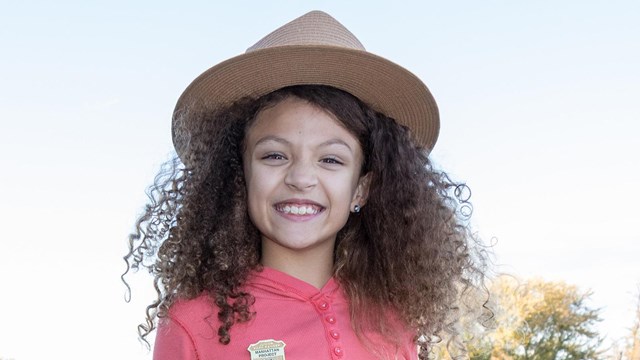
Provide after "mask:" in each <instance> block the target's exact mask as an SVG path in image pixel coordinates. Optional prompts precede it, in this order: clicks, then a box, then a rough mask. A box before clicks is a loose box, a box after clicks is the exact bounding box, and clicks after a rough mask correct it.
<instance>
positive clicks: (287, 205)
mask: <svg viewBox="0 0 640 360" xmlns="http://www.w3.org/2000/svg"><path fill="white" fill-rule="evenodd" d="M274 208H275V209H276V211H277V212H279V213H282V214H286V215H298V216H304V215H316V214H319V213H321V212H322V211H324V207H323V206H321V205H319V204H316V203H314V202H280V203H277V204H275V205H274Z"/></svg>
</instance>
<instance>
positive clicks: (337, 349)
mask: <svg viewBox="0 0 640 360" xmlns="http://www.w3.org/2000/svg"><path fill="white" fill-rule="evenodd" d="M333 353H334V354H336V355H337V356H342V355H344V353H343V352H342V348H341V347H336V348H333Z"/></svg>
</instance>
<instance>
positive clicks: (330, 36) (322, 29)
mask: <svg viewBox="0 0 640 360" xmlns="http://www.w3.org/2000/svg"><path fill="white" fill-rule="evenodd" d="M292 85H329V86H333V87H335V88H338V89H341V90H344V91H346V92H348V93H351V94H352V95H354V96H356V97H357V98H359V99H360V100H361V101H363V102H364V103H366V104H367V105H369V106H371V107H372V108H373V109H375V110H376V111H379V112H382V113H384V114H385V115H387V116H389V117H391V118H393V119H395V120H396V121H397V122H398V123H400V124H403V125H406V126H408V127H409V128H410V129H411V132H412V134H413V138H414V140H415V141H416V142H417V143H418V144H420V145H421V146H423V147H424V148H425V149H427V151H430V150H431V149H432V148H433V146H434V145H435V142H436V139H437V138H438V131H439V128H440V121H439V116H438V108H437V105H436V102H435V100H434V98H433V96H432V95H431V93H430V92H429V89H427V87H426V85H425V84H424V83H423V82H422V81H421V80H420V79H419V78H418V77H417V76H415V75H414V74H412V73H411V72H409V71H408V70H406V69H405V68H403V67H401V66H399V65H397V64H395V63H393V62H391V61H389V60H387V59H384V58H382V57H380V56H377V55H374V54H372V53H369V52H367V51H366V50H365V48H364V46H362V44H361V43H360V41H359V40H358V39H357V38H356V37H355V36H354V35H353V34H352V33H351V32H350V31H349V30H347V29H346V28H345V27H344V26H343V25H342V24H340V23H339V22H338V21H337V20H335V19H334V18H332V17H331V16H330V15H328V14H326V13H324V12H322V11H311V12H309V13H307V14H305V15H303V16H301V17H299V18H297V19H295V20H293V21H291V22H289V23H287V24H285V25H283V26H282V27H280V28H278V29H276V30H275V31H273V32H272V33H270V34H269V35H267V36H265V37H264V38H262V39H261V40H260V41H258V42H257V43H256V44H255V45H253V46H251V47H250V48H249V49H247V51H246V52H245V53H244V54H242V55H238V56H236V57H233V58H231V59H228V60H226V61H223V62H221V63H219V64H217V65H215V66H213V67H212V68H210V69H209V70H207V71H205V72H204V73H202V74H201V75H200V76H198V77H197V78H196V79H195V80H193V82H192V83H191V84H190V85H189V86H188V87H187V88H186V89H185V91H184V92H183V93H182V95H181V96H180V98H179V99H178V103H177V105H176V108H175V111H174V116H173V129H172V133H173V143H174V146H175V148H176V151H177V152H178V154H179V155H180V156H181V157H183V155H184V153H185V152H186V150H187V149H186V148H187V146H188V145H187V142H188V141H187V140H186V139H187V138H188V134H189V131H190V129H191V128H192V127H193V121H198V120H196V119H192V118H190V117H189V113H191V111H194V110H195V111H196V112H197V110H198V108H201V107H206V108H207V109H210V108H216V109H217V108H219V107H222V106H226V105H231V103H233V102H234V101H236V100H239V99H240V98H242V97H245V96H251V97H256V98H257V97H260V96H262V95H266V94H268V93H270V92H272V91H275V90H278V89H280V88H283V87H286V86H292Z"/></svg>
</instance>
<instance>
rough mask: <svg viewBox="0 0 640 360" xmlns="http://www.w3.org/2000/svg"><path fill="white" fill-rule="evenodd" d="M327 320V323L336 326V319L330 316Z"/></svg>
mask: <svg viewBox="0 0 640 360" xmlns="http://www.w3.org/2000/svg"><path fill="white" fill-rule="evenodd" d="M325 320H327V322H328V323H329V324H335V323H336V318H335V317H334V316H333V315H329V316H327V317H326V318H325Z"/></svg>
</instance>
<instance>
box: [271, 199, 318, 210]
mask: <svg viewBox="0 0 640 360" xmlns="http://www.w3.org/2000/svg"><path fill="white" fill-rule="evenodd" d="M282 204H290V205H312V206H316V207H319V208H323V209H324V206H322V205H320V204H319V203H317V202H315V201H313V200H308V199H287V200H282V201H278V202H277V203H275V204H274V206H278V205H282Z"/></svg>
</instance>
